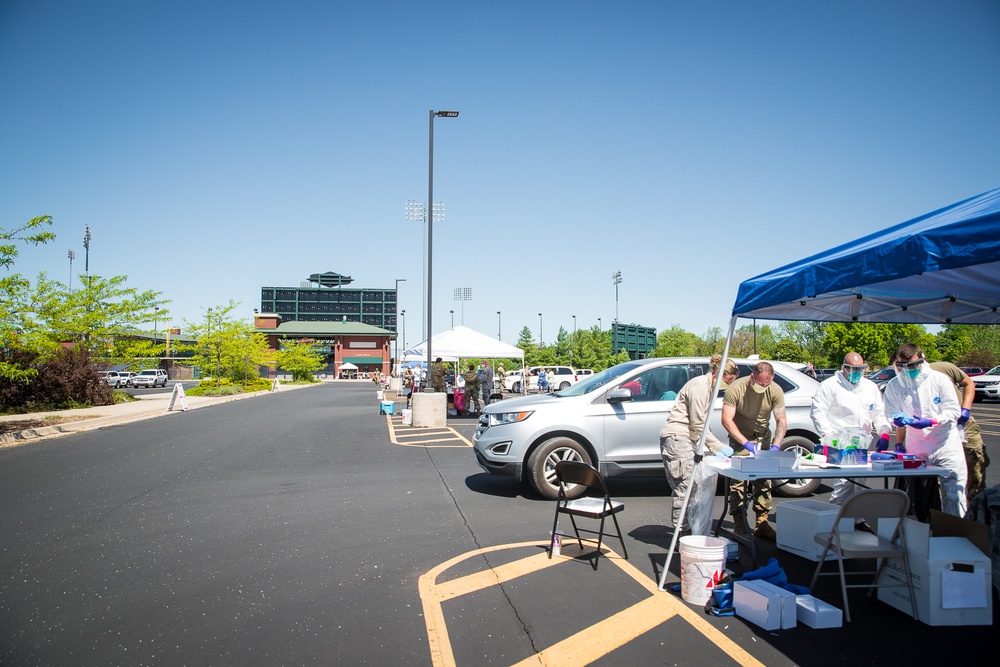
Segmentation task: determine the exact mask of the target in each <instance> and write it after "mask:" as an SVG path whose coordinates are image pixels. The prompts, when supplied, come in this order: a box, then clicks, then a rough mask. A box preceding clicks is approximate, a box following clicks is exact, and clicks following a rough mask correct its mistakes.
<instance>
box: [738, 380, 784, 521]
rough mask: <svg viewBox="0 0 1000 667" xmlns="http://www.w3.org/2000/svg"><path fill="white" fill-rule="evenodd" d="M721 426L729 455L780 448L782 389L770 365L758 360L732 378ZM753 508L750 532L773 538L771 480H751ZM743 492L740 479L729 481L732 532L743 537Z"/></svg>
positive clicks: (782, 417)
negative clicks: (748, 371)
mask: <svg viewBox="0 0 1000 667" xmlns="http://www.w3.org/2000/svg"><path fill="white" fill-rule="evenodd" d="M772 415H774V424H775V426H774V433H773V434H772V433H771V416H772ZM722 426H723V428H725V429H726V432H727V433H728V434H729V444H730V446H731V447H732V448H733V456H752V455H754V454H755V453H756V452H757V450H758V449H768V448H770V449H775V450H776V449H780V448H781V441H782V440H783V439H784V437H785V431H786V430H787V429H788V421H787V419H786V417H785V392H783V391H782V390H781V387H779V386H778V385H777V383H775V381H774V366H772V365H771V364H769V363H767V362H766V361H762V362H760V363H759V364H757V365H756V366H754V367H753V373H751V374H750V375H748V376H746V377H742V378H740V379H739V380H736V381H735V382H733V383H732V384H731V385H729V389H727V390H726V395H725V398H724V399H723V402H722ZM751 488H752V495H753V498H752V502H753V510H754V512H756V513H757V523H756V527H755V528H754V531H753V533H754V535H755V536H756V537H761V538H764V539H767V540H773V539H775V538H776V537H777V533H775V532H774V528H772V527H771V524H770V523H768V515H769V514H770V513H771V480H767V479H758V480H754V482H753V483H752V487H751ZM746 503H747V497H746V492H745V491H744V488H743V482H741V481H738V480H733V481H732V482H730V484H729V512H730V514H732V517H733V526H734V529H733V530H734V532H735V533H736V535H738V536H740V537H746V536H747V525H746V522H745V519H746Z"/></svg>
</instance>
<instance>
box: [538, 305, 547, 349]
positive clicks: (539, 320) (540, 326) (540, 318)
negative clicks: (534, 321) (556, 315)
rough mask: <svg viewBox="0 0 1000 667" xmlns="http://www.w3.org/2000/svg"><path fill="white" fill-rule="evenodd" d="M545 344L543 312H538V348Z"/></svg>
mask: <svg viewBox="0 0 1000 667" xmlns="http://www.w3.org/2000/svg"><path fill="white" fill-rule="evenodd" d="M543 345H545V338H544V337H543V336H542V314H541V313H538V349H539V350H540V349H542V346H543Z"/></svg>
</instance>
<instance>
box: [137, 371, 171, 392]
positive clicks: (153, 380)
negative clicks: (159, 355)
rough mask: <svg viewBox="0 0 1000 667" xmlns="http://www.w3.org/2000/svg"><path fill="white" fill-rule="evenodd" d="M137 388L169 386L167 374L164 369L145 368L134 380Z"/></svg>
mask: <svg viewBox="0 0 1000 667" xmlns="http://www.w3.org/2000/svg"><path fill="white" fill-rule="evenodd" d="M132 384H133V386H135V387H146V388H149V387H156V386H157V385H159V386H161V387H166V386H167V372H166V371H165V370H163V369H162V368H155V369H154V368H144V369H142V370H141V371H139V374H138V375H136V376H135V377H134V378H132Z"/></svg>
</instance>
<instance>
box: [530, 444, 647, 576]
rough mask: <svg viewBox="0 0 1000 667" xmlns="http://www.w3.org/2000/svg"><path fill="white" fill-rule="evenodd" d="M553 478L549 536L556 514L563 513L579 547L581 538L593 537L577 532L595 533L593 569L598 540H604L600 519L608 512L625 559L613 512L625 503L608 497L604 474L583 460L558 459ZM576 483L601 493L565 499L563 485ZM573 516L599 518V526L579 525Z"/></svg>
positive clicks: (554, 527) (555, 525) (554, 531)
mask: <svg viewBox="0 0 1000 667" xmlns="http://www.w3.org/2000/svg"><path fill="white" fill-rule="evenodd" d="M556 479H557V480H558V482H559V496H558V499H557V500H556V514H555V519H553V521H552V535H553V538H554V537H555V535H556V534H557V533H558V528H559V515H560V514H566V515H568V516H569V520H570V523H572V524H573V533H574V534H575V536H576V541H577V542H578V543H579V545H580V548H581V549H583V542H584V539H586V541H587V542H594V541H595V540H593V539H592V538H581V537H580V533H581V532H582V533H589V534H592V535H597V540H596V542H597V551H596V554H595V556H594V569H595V570H596V569H597V559H598V558H600V555H601V544H602V542H603V540H604V522H605V520H606V519H607V518H608V517H609V516H610V517H611V520H612V521H613V522H614V524H615V531H616V536H617V537H618V541H619V542H621V545H622V554H623V555H624V557H625V558H626V559H628V549H627V548H626V547H625V539H624V537H623V536H622V529H621V526H619V525H618V518H617V517H616V516H615V515H616V514H618V513H619V512H621V511H623V510H624V509H625V504H624V503H621V502H618V501H616V500H611V496H610V495H608V487H607V485H606V484H605V483H604V478H603V477H601V473H599V472H597V470H596V469H595V468H594V467H593V466H590V465H588V464H586V463H581V462H579V461H560V462H559V463H557V464H556ZM577 484H579V485H582V486H586V487H587V488H588V489H589V490H596V491H599V492H600V496H601V497H594V496H584V497H582V498H576V499H575V500H570V499H568V498H567V497H566V490H567V487H568V486H573V485H577ZM575 517H584V518H587V519H595V520H599V521H600V522H601V524H600V528H598V530H591V529H588V528H580V527H579V526H577V524H576V518H575ZM549 558H552V548H551V547H550V548H549Z"/></svg>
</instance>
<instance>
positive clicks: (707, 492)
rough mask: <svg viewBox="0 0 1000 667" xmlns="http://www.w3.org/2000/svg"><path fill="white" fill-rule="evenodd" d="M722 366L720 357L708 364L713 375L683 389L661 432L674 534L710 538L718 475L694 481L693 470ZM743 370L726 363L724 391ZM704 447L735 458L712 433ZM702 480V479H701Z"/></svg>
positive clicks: (661, 452) (705, 376) (731, 361)
mask: <svg viewBox="0 0 1000 667" xmlns="http://www.w3.org/2000/svg"><path fill="white" fill-rule="evenodd" d="M721 365H722V355H721V354H717V355H715V356H713V357H712V359H711V361H710V362H709V370H710V373H709V374H708V375H699V376H696V377H693V378H691V379H690V380H688V381H687V383H685V385H684V386H683V387H681V390H680V393H678V394H677V399H676V401H677V402H676V403H674V407H673V408H672V409H671V410H670V416H669V417H667V421H666V422H665V423H664V424H663V428H662V429H660V455H661V456H662V457H663V468H664V470H665V471H666V473H667V480H668V481H669V482H670V488H671V489H672V490H673V493H672V496H673V508H672V510H671V511H672V516H673V522H674V530H684V529H685V528H687V527H690V529H691V534H692V535H708V534H709V531H710V530H711V528H712V499H713V498H714V497H715V480H716V475H715V474H714V473H713V474H711V475H709V476H708V477H706V478H704V479H697V480H692V471H693V470H694V455H695V448H696V447H697V446H698V441H699V440H700V439H701V432H702V429H704V427H705V422H706V421H707V419H708V403H709V401H710V400H711V398H712V389H713V388H714V387H715V380H716V378H717V377H718V375H719V368H720V366H721ZM739 374H740V369H739V368H738V367H737V366H736V364H735V363H734V362H733V360H732V359H727V360H726V367H725V370H724V371H723V373H722V382H723V388H725V386H726V385H728V384H729V383H730V382H732V381H733V380H735V379H736V378H737V377H738V376H739ZM705 446H706V447H708V450H709V451H710V452H712V453H713V454H715V453H720V454H722V455H723V456H732V454H733V448H732V447H730V446H729V445H727V444H725V443H723V442H722V441H721V440H719V439H718V438H716V437H715V435H714V434H713V433H712V431H711V430H709V431H708V432H707V433H706V434H705ZM699 477H700V476H699ZM689 486H693V487H694V488H692V489H691V499H690V501H688V509H687V514H686V516H685V522H684V523H685V525H684V526H681V525H680V523H679V521H680V514H681V506H682V505H683V504H684V496H685V495H686V494H687V489H688V487H689Z"/></svg>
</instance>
